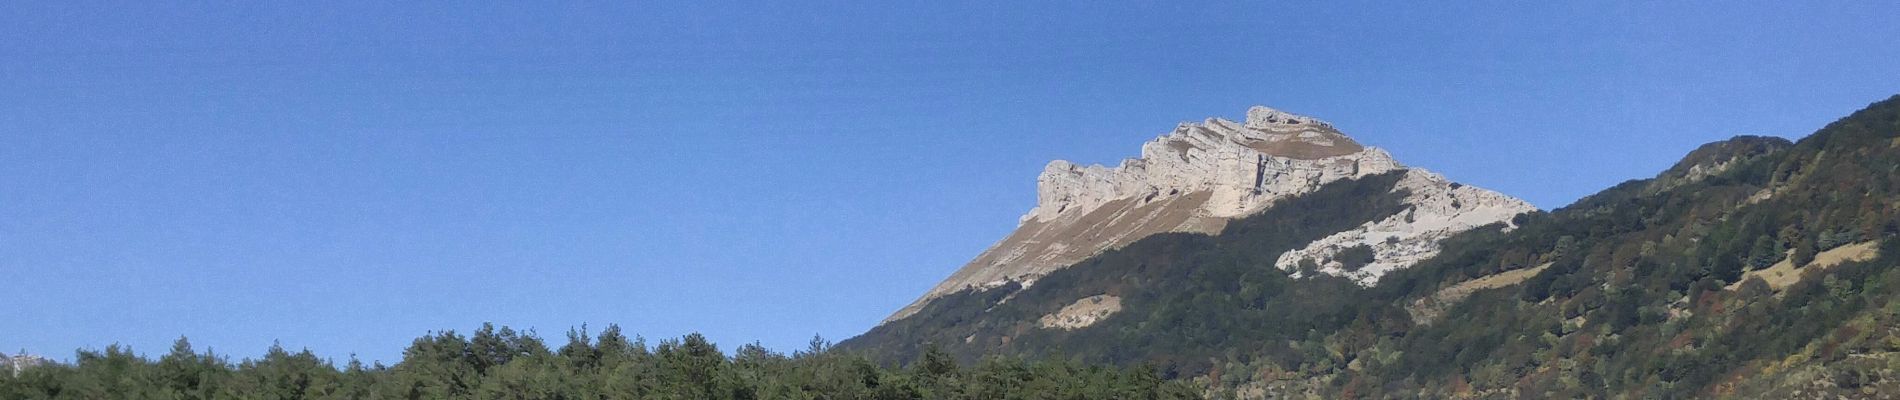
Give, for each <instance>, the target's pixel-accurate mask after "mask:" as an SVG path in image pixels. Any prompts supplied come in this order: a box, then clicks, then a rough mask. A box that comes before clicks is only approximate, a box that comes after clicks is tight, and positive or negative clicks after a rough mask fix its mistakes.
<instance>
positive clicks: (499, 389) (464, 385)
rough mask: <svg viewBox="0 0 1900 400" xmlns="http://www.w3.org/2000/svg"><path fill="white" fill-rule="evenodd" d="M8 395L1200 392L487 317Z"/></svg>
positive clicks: (190, 358) (1133, 376)
mask: <svg viewBox="0 0 1900 400" xmlns="http://www.w3.org/2000/svg"><path fill="white" fill-rule="evenodd" d="M0 398H6V399H1197V398H1200V392H1199V390H1197V389H1194V388H1192V387H1191V386H1189V385H1187V384H1185V383H1181V382H1168V381H1165V380H1163V379H1161V377H1160V376H1159V374H1158V373H1157V372H1156V371H1154V370H1153V369H1151V368H1145V367H1130V368H1120V369H1117V368H1102V367H1091V366H1083V365H1081V364H1076V363H1073V362H1068V361H1058V360H1050V361H1033V362H1032V361H1025V360H1021V359H1008V358H989V359H985V360H983V361H982V362H981V363H979V364H976V365H974V366H968V367H966V366H964V365H962V364H959V363H958V362H957V361H956V360H955V359H953V358H952V357H950V356H949V355H948V354H946V353H943V352H941V351H930V352H926V353H925V356H924V357H923V358H922V359H921V360H920V361H919V362H918V363H917V365H916V366H914V367H912V368H909V369H887V368H882V367H878V366H877V365H876V364H873V363H871V361H870V360H869V359H867V358H865V357H863V356H861V355H857V354H851V353H845V352H839V351H832V350H831V349H830V348H829V346H827V345H826V344H825V343H824V341H823V340H822V339H817V338H814V339H813V345H812V347H811V348H810V349H807V350H806V351H801V352H798V353H796V354H794V355H792V356H785V355H782V354H778V353H774V352H772V351H770V350H767V349H765V348H764V347H760V346H758V345H756V344H748V345H744V346H740V347H739V348H738V349H737V350H736V351H734V353H733V354H732V355H731V356H727V355H726V354H725V353H723V352H721V351H720V350H719V348H718V346H715V345H714V344H713V343H712V342H709V341H707V340H706V338H705V337H704V336H700V335H699V334H690V335H686V336H685V337H682V338H679V339H675V340H665V341H661V343H660V344H659V345H658V346H654V347H653V348H651V349H649V348H648V346H647V345H646V343H645V342H644V340H637V339H636V340H631V341H629V340H627V338H626V337H624V336H622V335H621V333H620V329H619V328H618V327H615V326H609V327H608V328H607V329H606V330H604V331H602V332H601V333H600V334H599V335H598V336H594V337H589V336H587V335H586V333H585V330H578V331H572V332H570V333H569V343H568V344H566V345H563V346H562V347H561V348H560V349H559V351H549V350H548V348H547V347H545V346H544V345H542V342H541V340H540V338H538V337H536V336H535V335H534V333H533V332H527V333H521V332H516V331H514V330H511V329H509V328H507V327H502V328H500V329H499V330H497V329H496V328H495V327H494V326H492V325H487V324H484V325H483V326H482V327H481V328H480V329H477V330H476V332H475V334H474V335H472V336H470V337H469V338H467V339H463V338H462V337H461V336H458V335H456V334H455V333H454V332H447V331H445V332H442V333H432V334H429V335H427V336H423V337H421V338H418V339H416V341H415V342H414V343H412V344H411V345H410V348H409V349H408V350H406V351H404V357H403V360H402V362H401V363H398V364H396V366H394V367H391V368H384V367H382V366H380V365H377V366H364V365H363V364H362V363H361V362H358V361H356V360H354V359H352V360H351V361H350V362H349V363H348V364H347V365H346V366H344V367H343V368H340V369H339V368H337V367H336V366H334V365H333V364H332V363H331V362H330V361H328V360H324V359H321V358H318V357H317V356H315V355H313V354H311V353H310V352H309V351H308V350H304V351H298V352H290V351H286V350H284V349H283V348H282V347H280V346H271V348H270V349H269V350H268V351H266V352H265V354H264V356H263V357H262V358H260V359H256V360H244V361H242V362H239V363H236V364H232V363H230V362H227V361H225V360H224V358H222V357H219V356H217V355H215V354H212V353H210V352H205V353H197V352H194V351H193V350H192V347H191V344H190V342H188V341H186V340H185V339H184V338H180V339H179V340H178V342H177V344H176V345H174V346H173V347H172V350H171V352H170V353H167V354H166V355H164V356H162V357H160V358H159V359H158V360H156V361H153V360H148V359H146V358H144V357H141V356H138V355H135V354H133V353H132V352H131V351H130V350H128V349H125V348H122V347H119V346H116V345H114V346H110V347H107V348H106V349H105V351H104V352H95V351H80V352H79V353H78V357H76V360H75V362H73V363H71V364H51V365H45V366H39V367H33V368H27V369H26V370H24V371H22V372H21V374H19V375H18V376H13V375H12V374H0Z"/></svg>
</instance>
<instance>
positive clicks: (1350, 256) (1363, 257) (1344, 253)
mask: <svg viewBox="0 0 1900 400" xmlns="http://www.w3.org/2000/svg"><path fill="white" fill-rule="evenodd" d="M1375 256H1376V254H1374V253H1373V252H1372V246H1367V245H1363V244H1361V245H1356V246H1352V247H1347V248H1344V249H1340V250H1339V254H1338V255H1337V256H1336V257H1337V258H1338V259H1339V262H1340V264H1342V265H1343V266H1342V267H1341V268H1344V269H1345V270H1346V271H1358V270H1359V269H1360V268H1365V267H1366V264H1371V263H1372V261H1373V260H1375V259H1376V258H1374V257H1375Z"/></svg>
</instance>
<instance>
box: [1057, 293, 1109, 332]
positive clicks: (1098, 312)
mask: <svg viewBox="0 0 1900 400" xmlns="http://www.w3.org/2000/svg"><path fill="white" fill-rule="evenodd" d="M1121 310H1122V298H1120V297H1115V296H1112V295H1106V294H1098V295H1094V296H1089V297H1084V298H1082V299H1081V300H1076V301H1075V303H1071V304H1069V305H1067V306H1063V307H1062V309H1061V310H1057V311H1056V312H1055V313H1054V314H1049V315H1044V316H1042V318H1039V319H1037V320H1036V326H1037V327H1041V328H1043V329H1068V330H1075V329H1082V328H1087V327H1088V326H1089V325H1095V323H1096V322H1098V321H1101V320H1103V319H1107V318H1108V316H1110V315H1115V313H1117V312H1120V311H1121Z"/></svg>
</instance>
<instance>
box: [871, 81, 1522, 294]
mask: <svg viewBox="0 0 1900 400" xmlns="http://www.w3.org/2000/svg"><path fill="white" fill-rule="evenodd" d="M1394 170H1407V171H1415V172H1416V174H1412V175H1408V177H1409V178H1408V180H1407V181H1406V182H1407V184H1408V185H1409V186H1410V187H1411V188H1412V189H1413V190H1414V191H1415V192H1418V193H1419V194H1420V195H1421V196H1420V197H1419V198H1417V199H1412V200H1411V201H1413V202H1415V203H1417V205H1420V206H1421V207H1416V208H1415V210H1424V211H1425V213H1424V214H1422V215H1408V216H1406V217H1405V218H1402V219H1396V220H1392V221H1380V222H1378V223H1376V224H1370V225H1368V226H1366V227H1361V229H1360V232H1357V233H1345V232H1342V233H1341V235H1339V236H1338V237H1332V238H1327V240H1325V241H1324V242H1323V243H1321V242H1315V243H1314V244H1313V245H1311V246H1309V247H1310V248H1304V249H1301V250H1300V253H1299V254H1298V255H1297V256H1296V257H1293V258H1289V259H1288V260H1287V261H1286V262H1284V263H1282V268H1286V269H1292V268H1295V267H1296V264H1298V262H1299V261H1301V260H1305V259H1314V260H1315V262H1316V263H1317V264H1318V265H1320V266H1321V267H1322V268H1321V270H1322V271H1324V272H1326V273H1333V274H1348V273H1350V274H1355V275H1357V276H1358V279H1359V280H1361V281H1362V282H1364V283H1365V284H1370V282H1371V281H1372V280H1376V279H1377V277H1378V275H1380V274H1382V273H1384V272H1386V271H1389V270H1392V269H1397V268H1403V267H1404V266H1406V265H1409V264H1410V263H1412V262H1416V260H1417V259H1420V258H1422V257H1426V256H1429V255H1430V254H1431V253H1432V252H1433V251H1434V249H1435V247H1434V245H1433V243H1435V242H1436V240H1438V239H1442V238H1443V237H1445V236H1448V235H1449V234H1452V233H1456V232H1457V231H1461V230H1464V229H1470V228H1472V227H1476V226H1480V225H1485V224H1488V223H1492V222H1501V221H1508V220H1509V218H1510V216H1511V215H1515V214H1517V213H1521V212H1527V211H1531V210H1535V207H1532V206H1530V204H1529V203H1525V202H1523V201H1522V200H1518V199H1516V198H1511V197H1509V196H1505V195H1502V194H1499V193H1496V192H1491V191H1488V190H1483V189H1478V188H1475V187H1471V186H1466V185H1459V184H1455V183H1452V182H1450V181H1448V180H1446V179H1444V177H1443V176H1440V175H1437V174H1435V173H1431V172H1429V171H1424V170H1420V169H1416V168H1408V167H1405V166H1404V165H1401V164H1399V163H1398V162H1397V161H1396V160H1394V159H1393V158H1392V156H1391V155H1390V154H1388V153H1387V152H1386V151H1385V150H1383V149H1379V148H1377V147H1371V146H1365V145H1363V144H1360V143H1359V142H1358V141H1356V140H1353V139H1352V138H1351V137H1348V136H1347V135H1345V134H1344V133H1342V132H1340V131H1338V130H1337V129H1335V128H1334V127H1333V125H1332V124H1331V123H1328V122H1326V121H1323V120H1320V119H1318V118H1313V117H1309V116H1304V115H1299V114H1294V113H1289V112H1285V111H1281V110H1277V109H1273V108H1270V107H1266V106H1253V107H1250V108H1249V109H1248V110H1247V115H1246V118H1244V119H1243V121H1231V120H1227V119H1223V118H1208V119H1206V120H1204V121H1202V122H1199V123H1182V124H1180V125H1178V126H1176V127H1175V129H1174V130H1172V131H1171V132H1169V133H1167V134H1164V135H1162V136H1160V137H1157V138H1155V139H1153V140H1149V141H1147V142H1146V143H1143V144H1142V146H1141V155H1140V156H1139V157H1136V158H1129V159H1125V160H1122V161H1121V163H1120V164H1118V165H1116V166H1114V167H1108V166H1103V165H1088V166H1082V165H1077V164H1074V163H1071V162H1068V161H1064V160H1056V161H1052V162H1050V163H1049V164H1048V165H1047V166H1045V167H1044V169H1043V171H1042V173H1041V174H1039V175H1038V176H1037V179H1036V181H1037V204H1036V206H1035V207H1034V208H1032V209H1030V211H1029V212H1027V213H1025V214H1024V215H1023V217H1022V218H1021V219H1020V220H1019V225H1018V227H1017V229H1016V230H1015V231H1014V232H1012V233H1010V234H1009V235H1008V236H1005V237H1004V238H1003V239H1002V240H1000V241H998V242H997V243H995V244H994V245H992V246H990V247H989V248H987V249H985V250H984V251H983V252H982V253H981V254H978V255H977V256H976V257H975V258H973V259H972V260H971V261H970V262H969V263H968V264H966V265H965V266H964V267H962V268H960V269H959V270H957V271H956V272H955V273H953V274H952V275H951V276H950V277H948V278H946V279H945V280H943V281H942V282H940V283H938V284H937V285H935V286H933V287H932V288H931V289H930V290H929V291H927V292H925V293H924V294H923V295H922V296H920V297H919V298H918V299H917V300H916V301H913V302H912V303H911V304H909V305H906V306H905V307H904V308H902V309H900V310H898V311H896V312H894V313H892V314H891V316H890V317H888V318H886V319H885V320H884V321H883V323H889V322H891V321H895V320H898V319H902V318H904V317H907V316H910V315H912V314H914V313H915V312H916V311H917V310H919V309H921V308H922V307H923V306H924V305H925V304H926V303H928V302H929V301H931V300H933V299H935V298H937V297H941V296H943V295H946V294H949V293H953V292H956V291H958V290H962V289H965V288H993V287H998V286H1002V285H1004V284H1007V283H1010V282H1015V283H1020V284H1023V285H1033V284H1034V283H1035V281H1036V279H1037V278H1038V277H1041V276H1044V275H1047V274H1048V273H1050V272H1052V271H1055V270H1057V269H1061V268H1064V267H1067V266H1069V265H1073V264H1075V263H1077V262H1080V261H1082V260H1083V259H1086V258H1087V257H1089V256H1093V255H1095V254H1098V253H1100V252H1103V251H1107V250H1111V249H1115V248H1119V247H1122V246H1125V245H1127V244H1128V243H1131V242H1132V241H1134V240H1139V239H1141V238H1144V237H1148V236H1151V235H1154V234H1159V233H1167V232H1194V233H1206V234H1213V233H1218V232H1220V230H1221V228H1222V227H1224V226H1225V225H1226V223H1227V222H1228V221H1230V220H1232V219H1234V218H1238V217H1243V216H1246V215H1250V214H1254V213H1258V212H1260V211H1261V210H1263V209H1265V208H1268V207H1270V206H1271V205H1272V204H1273V203H1275V202H1277V201H1280V200H1282V199H1285V198H1288V197H1292V196H1298V195H1301V194H1304V193H1309V192H1312V191H1313V190H1316V189H1317V188H1318V187H1319V186H1322V185H1324V184H1326V183H1329V182H1333V181H1337V180H1340V179H1352V178H1359V177H1365V176H1369V175H1374V174H1380V173H1385V172H1388V171H1394ZM1466 205H1470V206H1472V208H1470V209H1465V206H1466ZM1420 219H1423V220H1425V221H1426V223H1425V225H1431V226H1426V227H1416V228H1417V229H1413V228H1415V227H1414V226H1413V225H1415V224H1416V221H1418V220H1420ZM1369 235H1376V236H1378V237H1371V236H1369ZM1388 239H1390V240H1388ZM1355 245H1365V246H1371V247H1373V248H1374V255H1373V257H1374V258H1375V260H1374V262H1373V263H1372V264H1373V267H1372V268H1368V269H1363V270H1362V269H1356V268H1355V269H1354V271H1346V270H1345V268H1343V267H1344V263H1343V262H1339V261H1338V260H1335V259H1334V258H1336V257H1335V256H1336V255H1337V254H1338V253H1339V252H1340V251H1341V250H1343V249H1345V248H1348V247H1351V246H1355Z"/></svg>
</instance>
